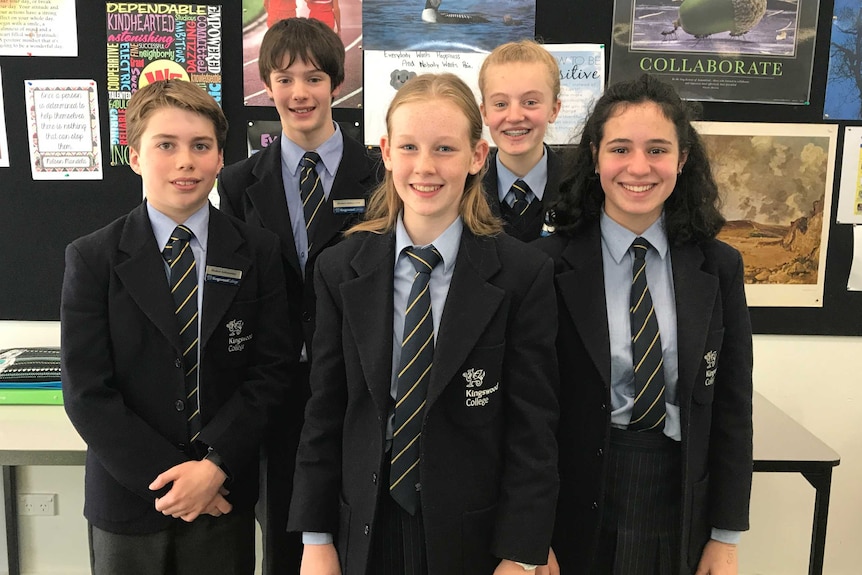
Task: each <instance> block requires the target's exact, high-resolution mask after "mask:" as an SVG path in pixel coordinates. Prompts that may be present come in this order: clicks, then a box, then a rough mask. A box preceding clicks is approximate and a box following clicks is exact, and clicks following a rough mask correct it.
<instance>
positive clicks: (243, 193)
mask: <svg viewBox="0 0 862 575" xmlns="http://www.w3.org/2000/svg"><path fill="white" fill-rule="evenodd" d="M342 137H343V140H344V153H343V154H342V157H341V164H340V165H339V166H338V171H337V172H336V175H335V180H334V181H333V183H332V189H331V190H330V193H329V198H328V199H327V201H326V203H325V204H324V205H323V206H322V207H321V209H320V212H319V214H318V216H317V218H316V221H317V230H316V231H315V234H318V235H319V237H318V239H316V240H315V242H314V245H313V246H312V248H311V250H310V251H309V254H308V261H307V262H306V266H305V275H303V274H302V271H301V269H300V266H299V256H298V255H297V253H296V244H294V243H293V228H292V226H291V224H290V213H289V212H288V209H287V199H286V198H285V195H284V193H285V192H284V178H283V177H282V172H281V138H280V137H279V138H278V139H276V140H275V141H274V142H273V143H272V144H270V145H269V146H268V147H266V148H264V149H263V150H261V151H260V152H258V153H256V154H254V155H253V156H251V157H250V158H247V159H245V160H242V161H241V162H237V163H236V164H232V165H230V166H226V167H225V168H224V169H223V170H222V172H221V174H220V175H219V178H218V193H219V200H220V203H219V209H220V210H222V211H223V212H225V213H228V214H230V215H232V216H236V217H238V218H239V219H241V220H243V221H245V222H248V223H250V224H252V225H255V226H260V227H262V228H266V229H268V230H271V231H273V232H275V234H276V235H277V236H278V237H279V238H281V252H282V255H283V257H284V269H285V274H286V276H287V296H288V300H289V301H290V303H291V324H292V326H293V328H294V330H297V331H299V333H297V334H296V335H297V336H298V337H299V338H301V341H302V342H304V343H305V344H306V350H307V352H308V354H309V355H308V358H309V360H311V353H312V349H311V337H312V335H313V334H314V282H313V279H312V274H313V273H314V262H315V260H316V259H317V256H318V255H319V254H320V252H322V251H323V250H324V249H326V248H327V247H329V246H332V245H335V244H337V243H338V242H339V241H341V237H342V235H341V234H342V232H343V231H344V230H346V229H347V228H349V227H350V226H352V225H353V224H355V223H356V222H357V221H359V219H361V217H362V214H361V213H360V214H345V213H335V212H334V211H333V209H332V202H333V200H346V199H358V198H365V199H367V197H368V196H369V195H370V193H371V191H372V190H373V189H374V188H375V187H377V184H378V183H379V181H380V173H379V170H380V166H381V165H382V164H381V162H380V161H379V160H378V159H377V158H374V157H372V156H371V155H370V154H369V153H368V150H367V149H366V148H365V146H363V145H362V144H360V143H359V142H357V141H356V140H354V139H352V138H350V137H349V136H347V135H346V134H344V133H342ZM297 193H299V192H298V191H297ZM300 326H301V327H300ZM300 349H301V346H300ZM298 351H299V349H297V352H298Z"/></svg>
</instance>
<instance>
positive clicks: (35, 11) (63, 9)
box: [0, 0, 78, 57]
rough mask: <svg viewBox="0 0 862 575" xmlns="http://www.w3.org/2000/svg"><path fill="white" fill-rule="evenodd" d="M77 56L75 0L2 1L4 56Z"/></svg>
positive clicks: (0, 27) (0, 31) (0, 18)
mask: <svg viewBox="0 0 862 575" xmlns="http://www.w3.org/2000/svg"><path fill="white" fill-rule="evenodd" d="M77 55H78V27H77V24H76V21H75V0H0V56H68V57H75V56H77Z"/></svg>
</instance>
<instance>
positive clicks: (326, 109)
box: [218, 18, 379, 575]
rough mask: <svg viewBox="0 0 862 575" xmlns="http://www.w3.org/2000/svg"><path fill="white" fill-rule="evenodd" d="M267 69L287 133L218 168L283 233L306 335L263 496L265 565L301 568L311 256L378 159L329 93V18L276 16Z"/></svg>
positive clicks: (275, 571)
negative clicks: (345, 123)
mask: <svg viewBox="0 0 862 575" xmlns="http://www.w3.org/2000/svg"><path fill="white" fill-rule="evenodd" d="M259 67H260V76H261V78H262V79H263V81H264V84H265V85H266V91H267V94H269V97H270V98H272V100H273V101H274V102H275V107H276V109H277V110H278V114H279V116H280V118H281V126H282V136H281V137H280V138H278V139H277V140H276V141H275V142H273V143H272V144H271V145H270V146H269V147H267V148H266V149H265V150H263V151H261V152H259V153H257V154H255V155H253V156H252V157H250V158H248V159H246V160H244V161H242V162H239V163H237V164H234V165H232V166H229V167H227V168H225V169H224V170H223V171H222V174H221V176H220V177H219V182H218V190H219V197H220V199H221V206H220V207H221V209H222V210H223V211H225V212H227V213H229V214H231V215H235V216H237V217H239V218H240V219H242V220H245V221H246V222H249V223H251V224H252V225H256V226H260V227H264V228H267V229H269V230H272V231H274V232H275V233H276V234H278V235H279V237H280V238H281V247H282V252H283V254H284V268H285V274H286V276H287V289H288V299H289V301H290V303H291V324H290V325H291V329H292V335H293V336H294V337H295V338H297V340H298V341H301V342H302V344H303V345H302V349H301V351H299V350H298V354H297V357H298V358H299V359H300V361H301V364H300V365H301V367H300V370H299V372H300V376H299V377H298V379H297V381H298V382H299V384H298V386H297V388H296V391H295V393H292V394H291V396H290V397H289V398H288V399H287V401H286V402H285V404H284V405H283V406H282V407H281V408H280V411H279V416H278V417H277V418H275V420H274V422H273V426H272V430H271V433H270V438H271V441H268V442H267V443H266V445H265V446H264V462H265V466H264V468H265V470H266V472H265V476H264V478H263V482H262V486H261V498H260V502H259V503H258V509H257V512H258V513H257V514H258V519H259V520H260V522H261V527H262V529H263V542H264V543H263V549H264V575H282V574H286V573H298V572H299V562H300V557H301V553H302V545H301V541H300V537H299V535H298V534H295V533H292V534H288V533H287V532H286V526H287V514H288V507H289V505H290V497H291V492H292V486H293V469H294V462H295V459H296V448H297V445H298V443H299V432H300V429H301V428H302V422H303V410H304V407H305V402H306V401H307V399H308V396H309V394H310V391H309V387H308V373H309V370H308V366H309V365H310V360H311V338H312V334H313V333H314V325H315V323H314V317H315V309H314V307H315V298H314V287H313V281H312V272H313V270H314V262H315V260H316V259H317V256H318V255H319V254H320V252H321V251H323V250H324V249H325V248H327V247H329V246H331V245H334V244H336V243H338V242H339V241H341V237H342V232H343V231H344V230H345V229H347V228H348V227H350V226H351V225H352V224H353V223H355V222H356V220H357V218H358V217H359V216H361V214H362V213H363V212H364V211H365V198H366V197H367V195H368V193H369V192H370V190H371V189H373V188H374V187H375V186H376V185H377V183H378V181H379V177H378V168H377V161H376V160H374V159H373V158H371V157H370V156H369V155H368V153H367V151H366V149H365V147H364V146H363V145H362V144H360V143H359V142H356V141H355V140H353V139H351V138H350V137H348V136H347V135H346V134H343V133H342V131H341V129H340V128H339V127H338V124H336V123H335V122H334V121H333V119H332V101H333V99H334V97H335V95H336V94H338V91H339V89H340V87H341V84H342V82H343V81H344V45H343V44H342V42H341V39H340V38H339V37H338V35H337V34H336V33H335V32H334V31H333V30H332V29H331V28H330V27H329V26H327V25H326V24H324V23H322V22H320V21H318V20H314V19H309V18H290V19H287V20H281V21H280V22H277V23H276V24H274V25H273V26H272V27H271V28H270V29H269V30H268V31H267V33H266V35H265V36H264V38H263V41H262V42H261V46H260V57H259Z"/></svg>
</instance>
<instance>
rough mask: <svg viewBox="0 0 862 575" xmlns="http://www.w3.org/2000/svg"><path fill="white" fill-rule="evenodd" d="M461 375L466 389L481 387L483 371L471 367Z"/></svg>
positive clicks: (483, 376)
mask: <svg viewBox="0 0 862 575" xmlns="http://www.w3.org/2000/svg"><path fill="white" fill-rule="evenodd" d="M461 375H462V376H464V380H465V381H466V382H467V387H482V381H483V380H484V379H485V370H484V369H475V368H472V367H471V368H470V369H468V370H467V371H465V372H464V373H462V374H461Z"/></svg>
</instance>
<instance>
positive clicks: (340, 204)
mask: <svg viewBox="0 0 862 575" xmlns="http://www.w3.org/2000/svg"><path fill="white" fill-rule="evenodd" d="M332 213H333V214H364V213H365V198H355V199H348V200H332Z"/></svg>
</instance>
